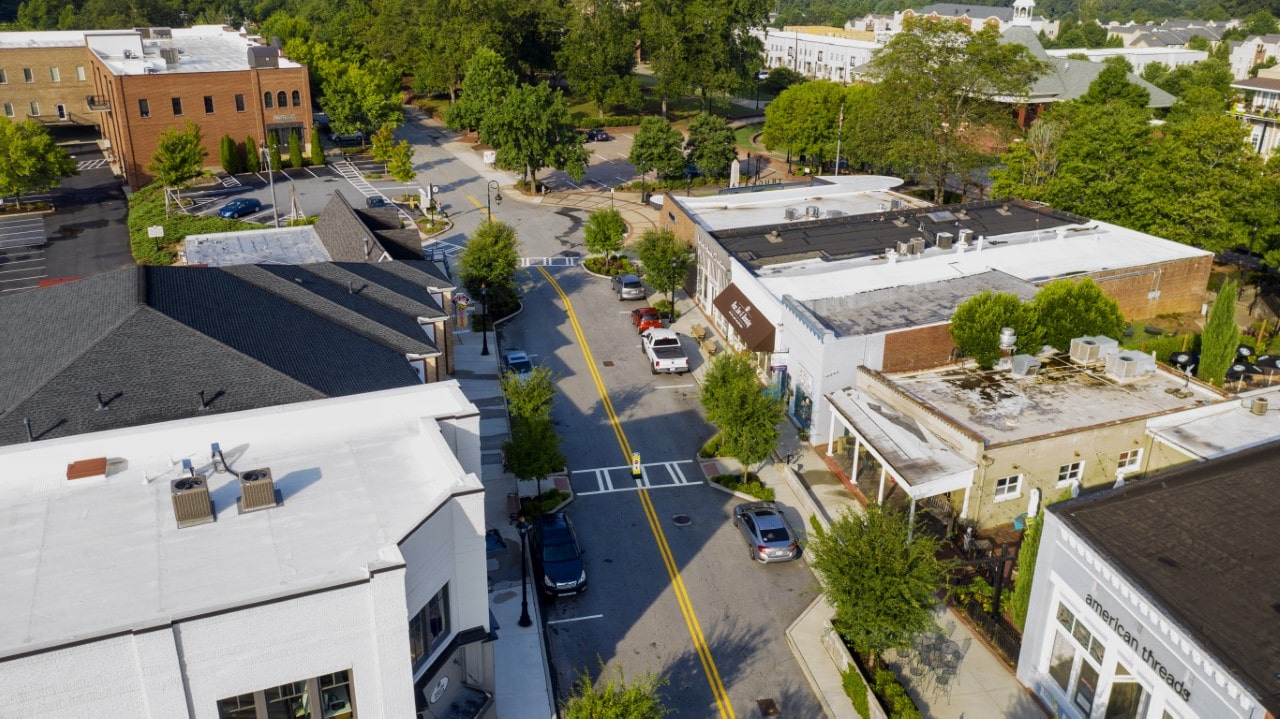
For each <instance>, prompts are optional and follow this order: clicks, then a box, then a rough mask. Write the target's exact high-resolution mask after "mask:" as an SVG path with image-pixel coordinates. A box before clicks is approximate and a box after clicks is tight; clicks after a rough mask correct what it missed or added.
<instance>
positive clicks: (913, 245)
mask: <svg viewBox="0 0 1280 719" xmlns="http://www.w3.org/2000/svg"><path fill="white" fill-rule="evenodd" d="M907 251H908V252H910V253H911V254H913V255H923V254H924V238H923V237H912V238H911V241H910V242H908V243H907Z"/></svg>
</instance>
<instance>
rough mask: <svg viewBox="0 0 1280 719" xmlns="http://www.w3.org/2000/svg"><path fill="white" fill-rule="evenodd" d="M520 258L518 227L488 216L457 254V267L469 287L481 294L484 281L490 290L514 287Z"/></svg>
mask: <svg viewBox="0 0 1280 719" xmlns="http://www.w3.org/2000/svg"><path fill="white" fill-rule="evenodd" d="M519 260H520V254H519V243H518V242H517V240H516V231H515V228H513V227H512V226H511V225H508V224H506V223H505V222H499V221H497V220H485V221H484V222H482V223H480V227H478V228H476V231H475V232H473V233H471V238H470V239H469V240H467V246H466V247H465V248H463V250H462V252H461V253H460V254H459V255H458V271H459V274H460V276H461V278H462V283H463V284H464V285H465V286H466V288H467V290H468V291H470V292H471V294H472V295H473V296H477V297H478V296H479V294H480V287H481V286H482V285H483V286H486V287H488V288H489V289H490V291H493V290H495V289H498V288H506V289H512V290H514V289H515V275H516V265H517V263H518V262H519Z"/></svg>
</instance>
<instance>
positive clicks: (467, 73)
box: [444, 47, 516, 132]
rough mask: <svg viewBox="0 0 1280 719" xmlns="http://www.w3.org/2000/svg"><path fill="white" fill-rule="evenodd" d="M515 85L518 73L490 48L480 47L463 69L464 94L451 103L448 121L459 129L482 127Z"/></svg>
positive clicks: (463, 130) (449, 125)
mask: <svg viewBox="0 0 1280 719" xmlns="http://www.w3.org/2000/svg"><path fill="white" fill-rule="evenodd" d="M515 87H516V74H515V73H514V72H512V71H511V69H510V68H508V67H507V63H506V60H503V59H502V56H501V55H499V54H498V53H496V52H494V51H493V50H491V49H489V48H487V47H481V48H479V49H477V50H476V51H475V54H473V55H472V56H471V59H470V60H468V61H467V64H466V69H465V70H464V72H463V79H462V97H461V98H460V99H459V100H458V101H457V102H455V103H453V104H452V105H450V106H449V110H448V112H446V113H445V116H444V121H445V124H446V125H448V127H449V129H450V130H454V131H456V132H467V131H469V130H476V129H479V127H480V125H481V123H482V122H483V120H484V119H485V118H486V117H487V116H488V115H489V113H491V112H494V111H496V110H497V109H498V108H499V107H500V106H501V105H502V102H503V99H504V98H506V96H507V95H508V94H509V93H511V91H513V90H514V89H515Z"/></svg>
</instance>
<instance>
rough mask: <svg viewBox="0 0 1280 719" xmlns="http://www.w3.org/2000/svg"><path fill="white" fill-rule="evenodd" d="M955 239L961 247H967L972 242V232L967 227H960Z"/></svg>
mask: <svg viewBox="0 0 1280 719" xmlns="http://www.w3.org/2000/svg"><path fill="white" fill-rule="evenodd" d="M956 239H957V240H958V241H959V242H960V244H962V245H967V244H969V243H971V242H973V230H971V229H969V228H968V227H961V228H960V232H959V234H957V235H956Z"/></svg>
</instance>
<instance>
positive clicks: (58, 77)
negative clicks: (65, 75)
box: [49, 67, 62, 82]
mask: <svg viewBox="0 0 1280 719" xmlns="http://www.w3.org/2000/svg"><path fill="white" fill-rule="evenodd" d="M49 79H50V80H51V81H53V82H62V71H61V70H59V69H58V68H56V67H51V68H49Z"/></svg>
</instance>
